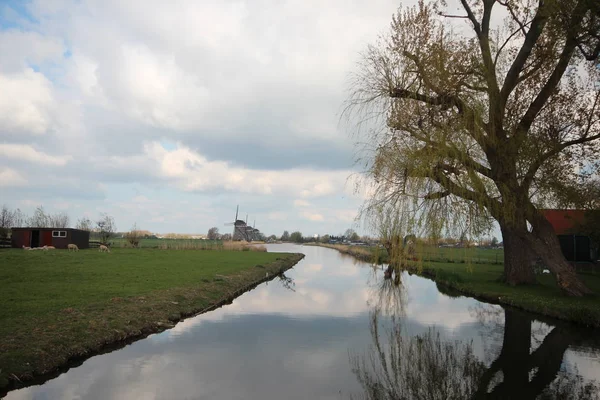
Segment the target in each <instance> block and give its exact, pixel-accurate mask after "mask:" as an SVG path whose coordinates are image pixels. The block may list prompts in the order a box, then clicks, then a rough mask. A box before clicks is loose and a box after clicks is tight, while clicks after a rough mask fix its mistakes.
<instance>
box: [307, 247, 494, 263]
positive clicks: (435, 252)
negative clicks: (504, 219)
mask: <svg viewBox="0 0 600 400" xmlns="http://www.w3.org/2000/svg"><path fill="white" fill-rule="evenodd" d="M308 244H312V245H315V244H316V243H308ZM318 245H320V246H323V247H329V248H332V249H336V250H338V251H340V252H341V253H345V254H349V255H351V256H354V257H356V258H358V259H360V260H363V261H366V262H377V263H387V262H388V254H387V251H386V250H385V249H384V248H381V247H377V246H348V245H343V244H333V245H331V244H318ZM415 251H416V254H417V257H418V258H419V259H420V260H422V261H428V262H446V263H470V264H503V263H504V251H503V250H502V249H484V248H479V247H470V248H459V247H437V246H427V245H417V246H416V248H415Z"/></svg>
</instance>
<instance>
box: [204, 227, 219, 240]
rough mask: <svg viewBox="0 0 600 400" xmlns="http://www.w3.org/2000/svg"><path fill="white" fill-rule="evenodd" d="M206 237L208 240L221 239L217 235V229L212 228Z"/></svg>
mask: <svg viewBox="0 0 600 400" xmlns="http://www.w3.org/2000/svg"><path fill="white" fill-rule="evenodd" d="M207 236H208V239H209V240H219V238H220V237H221V235H219V228H217V227H216V226H213V227H212V228H210V229H209V230H208V235H207Z"/></svg>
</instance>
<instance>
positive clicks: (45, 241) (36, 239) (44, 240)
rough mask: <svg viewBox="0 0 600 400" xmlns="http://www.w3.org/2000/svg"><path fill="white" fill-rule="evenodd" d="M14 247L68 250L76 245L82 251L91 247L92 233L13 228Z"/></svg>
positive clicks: (12, 239) (63, 229) (71, 229)
mask: <svg viewBox="0 0 600 400" xmlns="http://www.w3.org/2000/svg"><path fill="white" fill-rule="evenodd" d="M11 231H12V236H11V246H12V247H23V246H25V247H43V246H54V247H56V248H57V249H66V248H67V245H69V244H76V245H77V247H79V248H80V249H87V248H89V247H90V232H89V231H82V230H80V229H73V228H12V229H11Z"/></svg>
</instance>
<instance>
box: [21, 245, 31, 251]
mask: <svg viewBox="0 0 600 400" xmlns="http://www.w3.org/2000/svg"><path fill="white" fill-rule="evenodd" d="M23 250H31V247H28V246H25V245H23Z"/></svg>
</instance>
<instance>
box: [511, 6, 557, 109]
mask: <svg viewBox="0 0 600 400" xmlns="http://www.w3.org/2000/svg"><path fill="white" fill-rule="evenodd" d="M538 4H539V6H538V9H537V12H536V13H535V17H533V20H532V21H531V27H530V28H529V31H528V32H527V34H526V35H525V41H524V42H523V45H522V46H521V49H520V50H519V53H518V54H517V57H516V58H515V60H514V61H513V63H512V65H511V66H510V69H509V70H508V73H507V74H506V77H505V78H504V85H503V86H502V90H501V91H500V102H501V103H500V104H501V108H502V109H504V107H505V105H506V101H507V100H508V96H509V95H510V93H511V92H512V91H513V89H514V88H515V86H516V85H517V83H518V78H519V75H520V74H521V71H522V70H523V66H524V65H525V62H526V61H527V59H528V58H529V55H530V54H531V52H532V50H533V47H534V45H535V43H536V42H537V40H538V39H539V37H540V35H541V34H542V31H543V29H544V26H545V25H546V20H547V18H546V16H545V8H544V0H539V3H538Z"/></svg>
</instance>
